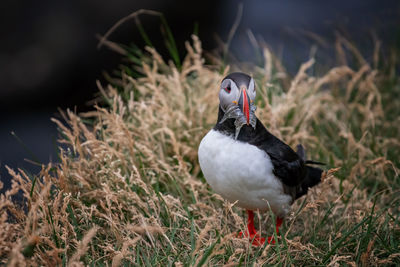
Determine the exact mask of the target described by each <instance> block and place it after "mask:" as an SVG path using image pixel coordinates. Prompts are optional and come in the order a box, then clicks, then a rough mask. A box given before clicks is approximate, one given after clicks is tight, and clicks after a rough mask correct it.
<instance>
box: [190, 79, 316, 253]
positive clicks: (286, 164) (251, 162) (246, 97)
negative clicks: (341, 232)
mask: <svg viewBox="0 0 400 267" xmlns="http://www.w3.org/2000/svg"><path fill="white" fill-rule="evenodd" d="M255 97H256V88H255V84H254V80H253V78H252V77H250V76H249V75H247V74H245V73H240V72H235V73H231V74H229V75H228V76H226V77H225V78H224V79H223V80H222V83H221V87H220V90H219V101H220V104H219V113H218V120H217V123H216V125H215V126H214V128H213V129H212V130H211V131H210V132H208V133H207V135H206V136H205V137H204V138H203V140H202V141H201V143H200V146H199V151H198V156H199V163H200V167H201V169H202V171H203V174H204V177H205V178H206V180H207V182H208V183H209V184H210V185H211V187H212V189H213V190H214V191H215V192H216V193H218V194H220V195H221V196H222V197H224V198H225V199H227V200H228V201H230V202H232V203H234V202H236V203H237V204H236V205H238V206H240V207H243V208H245V209H246V210H247V213H248V224H247V227H248V231H247V232H246V233H244V234H243V233H240V235H241V236H246V237H248V238H249V239H251V240H253V241H252V242H253V244H254V245H262V244H263V243H264V242H265V239H264V238H262V237H261V236H260V235H259V234H258V233H257V232H256V230H255V227H254V213H253V211H255V210H258V211H267V210H269V209H270V208H271V210H272V211H273V212H274V214H275V215H276V216H277V222H276V230H277V233H279V227H280V225H281V224H282V221H283V218H284V217H285V215H287V214H288V213H289V211H290V206H291V204H292V203H293V202H294V201H295V200H296V199H297V198H299V197H301V196H302V195H304V194H306V193H307V191H308V188H310V187H313V186H315V185H317V184H318V183H319V182H320V181H321V176H322V173H323V171H322V170H321V169H319V168H315V167H311V166H309V164H313V163H315V164H319V163H318V162H314V161H307V160H306V158H305V151H304V148H303V147H302V146H301V145H298V146H297V152H295V151H293V150H292V148H290V147H289V146H288V145H286V144H285V143H284V142H282V141H281V140H279V139H278V138H277V137H275V136H274V135H272V134H271V133H270V132H268V130H267V129H266V128H265V127H264V125H263V124H262V123H261V122H260V121H259V120H258V119H257V117H256V115H255V110H256V107H255V105H254V100H255ZM269 242H271V237H269V238H268V243H269ZM272 242H274V241H272Z"/></svg>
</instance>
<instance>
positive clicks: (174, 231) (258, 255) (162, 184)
mask: <svg viewBox="0 0 400 267" xmlns="http://www.w3.org/2000/svg"><path fill="white" fill-rule="evenodd" d="M167 33H168V31H167ZM168 34H169V33H168ZM168 36H169V35H168ZM168 36H167V40H168V38H169V37H168ZM107 42H108V43H107V44H108V45H109V46H111V47H112V48H114V49H115V50H118V51H119V52H120V53H122V54H124V55H125V57H126V58H127V59H128V61H126V62H129V63H127V64H125V65H123V66H121V70H120V71H119V72H118V76H116V78H112V79H110V84H109V85H107V86H105V87H103V86H102V85H101V84H100V83H98V85H99V89H100V93H101V98H102V102H103V103H104V104H103V105H102V106H99V105H95V106H94V111H92V112H88V113H84V114H75V113H73V112H71V111H66V112H65V114H64V119H65V123H64V122H60V121H58V120H54V122H55V123H57V125H58V127H59V130H60V136H61V137H60V142H61V143H63V144H67V145H68V147H69V148H68V149H66V150H64V149H61V148H60V154H59V156H60V163H58V164H49V165H47V166H43V168H42V171H41V172H40V173H39V174H37V175H35V176H33V177H31V176H30V175H29V174H27V173H26V172H25V171H23V170H18V171H14V170H12V169H9V172H10V174H11V175H12V177H13V181H12V188H11V189H10V190H8V191H7V192H6V193H5V194H3V195H1V196H0V211H1V216H0V261H1V263H5V264H8V265H10V266H23V265H29V266H36V265H51V266H54V265H55V264H62V265H69V266H80V265H91V266H92V265H112V266H119V265H124V266H125V265H129V266H130V265H138V266H142V265H159V266H191V265H196V266H202V265H225V266H236V265H251V264H254V265H293V266H301V265H331V266H336V265H342V264H348V265H353V266H355V265H364V266H367V265H375V266H376V265H383V264H386V265H392V264H400V253H399V251H400V222H399V220H400V210H399V205H398V203H399V198H400V194H399V190H400V181H399V175H398V174H399V168H400V164H399V161H398V155H399V153H398V152H399V146H400V142H399V139H398V136H399V135H400V126H399V125H400V117H399V114H400V102H399V101H398V99H397V98H398V96H399V95H400V82H399V78H398V77H396V75H395V73H396V67H398V66H397V65H396V64H397V63H396V62H395V60H383V59H382V58H381V55H382V52H380V51H379V46H377V47H376V49H375V52H374V54H373V56H372V58H373V60H372V62H369V63H368V61H367V60H366V59H365V58H364V57H363V56H362V55H361V53H360V52H359V51H358V50H357V49H356V48H355V47H354V46H352V45H351V43H350V42H348V41H347V40H345V39H344V38H338V40H337V43H336V47H337V52H338V53H337V55H338V58H339V62H340V63H339V65H338V66H336V67H333V68H332V69H330V70H329V71H327V72H326V73H324V74H322V75H319V76H315V75H313V73H316V71H315V59H314V58H311V59H310V60H308V61H307V62H305V63H304V64H302V65H301V66H300V68H299V71H298V73H297V74H296V75H295V76H294V77H290V75H289V74H288V73H287V72H286V71H285V70H284V68H283V67H282V63H281V62H279V60H278V59H277V58H276V57H275V56H274V55H273V54H272V53H271V52H270V50H269V49H268V48H267V47H266V46H259V48H258V49H260V51H259V52H260V53H261V54H262V55H263V64H262V66H255V65H250V66H247V65H246V67H242V68H241V69H242V70H243V71H246V72H249V73H251V74H252V75H253V77H254V78H255V80H256V86H257V94H258V95H257V100H256V104H257V106H258V109H257V111H256V114H257V116H258V118H259V119H260V120H261V121H263V122H264V123H265V125H266V126H267V128H268V129H269V130H270V131H271V132H272V133H273V134H275V135H277V136H278V137H279V138H281V139H283V140H284V141H285V142H287V143H288V144H290V145H291V146H292V147H294V146H295V145H297V144H298V143H301V144H304V145H305V146H306V149H307V152H308V157H309V158H311V159H313V160H317V161H321V162H327V163H328V166H327V168H326V170H327V172H326V176H325V179H324V181H323V182H322V183H321V184H320V185H319V186H317V187H315V188H313V189H312V190H310V192H309V193H308V195H307V196H304V197H302V198H301V199H299V200H297V201H296V202H295V203H294V205H293V207H292V213H291V214H290V216H288V217H287V218H286V219H285V223H284V225H283V227H282V231H281V235H280V237H279V239H278V241H277V243H276V244H275V245H268V244H265V246H264V247H253V246H251V245H250V242H248V240H246V239H241V238H237V237H236V233H237V232H239V231H243V230H244V229H246V220H245V214H244V212H243V210H242V209H240V208H237V207H235V206H234V205H233V204H231V203H228V202H226V201H224V200H223V199H222V198H221V197H220V196H218V195H216V194H215V193H214V192H213V191H212V190H211V189H210V187H209V186H208V185H207V183H206V182H205V180H204V177H203V176H202V173H201V171H200V168H199V164H198V161H197V148H198V145H199V143H200V141H201V139H202V137H203V136H204V135H205V134H206V133H207V131H208V130H209V129H210V128H211V127H213V124H214V123H215V122H216V117H217V109H218V98H217V97H216V96H217V92H218V88H219V83H220V81H221V79H222V78H223V77H224V76H225V75H226V74H227V73H228V72H230V71H231V70H232V69H234V68H238V66H233V67H229V66H227V67H223V68H222V71H220V70H221V66H224V62H218V58H213V59H214V61H213V62H214V63H213V65H206V64H205V60H204V57H203V52H202V48H201V43H200V40H199V39H198V37H197V36H195V35H194V36H193V37H192V41H191V42H187V43H186V48H187V54H186V56H185V58H184V59H183V60H182V61H180V59H179V55H178V54H177V53H176V55H175V56H174V57H172V58H173V60H171V61H169V62H165V61H164V60H163V59H162V57H161V56H160V55H159V54H158V53H157V52H156V50H155V49H154V48H153V47H150V46H149V47H147V48H146V51H145V52H143V51H140V50H139V49H137V48H134V47H121V46H116V45H115V44H113V43H110V42H109V41H107ZM169 43H170V44H171V41H169ZM173 44H174V45H173V46H170V47H171V51H175V52H176V50H175V49H174V48H173V47H174V46H175V43H174V42H173ZM260 47H261V48H260ZM175 52H174V53H175ZM368 57H369V55H368ZM350 58H351V61H352V64H351V66H349V65H347V64H345V62H349V61H350ZM393 59H395V57H394V58H393ZM177 60H179V61H177ZM177 63H179V65H178V64H177ZM243 66H244V65H243ZM230 68H231V69H230ZM0 186H2V185H1V184H0ZM19 192H22V193H23V196H24V199H25V201H26V202H24V203H20V202H17V201H14V200H13V196H14V195H16V194H18V193H19ZM257 223H258V227H259V229H260V231H261V232H262V235H263V236H267V235H270V234H272V233H273V229H274V227H273V218H272V214H269V213H265V214H260V216H259V217H258V221H257Z"/></svg>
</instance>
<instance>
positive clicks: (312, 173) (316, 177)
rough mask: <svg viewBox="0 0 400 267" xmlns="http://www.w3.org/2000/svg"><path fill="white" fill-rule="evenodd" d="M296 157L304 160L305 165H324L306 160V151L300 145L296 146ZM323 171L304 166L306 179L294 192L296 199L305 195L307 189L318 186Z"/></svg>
mask: <svg viewBox="0 0 400 267" xmlns="http://www.w3.org/2000/svg"><path fill="white" fill-rule="evenodd" d="M296 150H297V151H296V153H297V155H298V156H299V157H300V158H301V159H303V160H304V162H305V164H317V165H325V164H324V163H321V162H318V161H313V160H307V157H306V151H305V149H304V147H303V146H302V145H301V144H298V145H297V147H296ZM322 173H323V170H321V169H320V168H316V167H311V166H308V165H306V178H305V179H304V181H303V182H302V183H301V185H300V188H299V190H298V191H297V192H296V199H297V198H299V197H301V196H303V195H305V194H307V191H308V189H309V188H311V187H313V186H315V185H317V184H319V183H320V182H321V177H322Z"/></svg>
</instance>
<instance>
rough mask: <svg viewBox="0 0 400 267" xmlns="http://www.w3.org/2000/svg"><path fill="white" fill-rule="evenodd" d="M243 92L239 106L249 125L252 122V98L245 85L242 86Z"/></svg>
mask: <svg viewBox="0 0 400 267" xmlns="http://www.w3.org/2000/svg"><path fill="white" fill-rule="evenodd" d="M241 89H242V90H241V93H240V97H239V103H238V105H239V107H240V110H241V111H242V112H243V114H244V115H245V116H246V121H247V125H249V124H250V98H249V95H248V94H247V89H246V88H245V87H242V88H241Z"/></svg>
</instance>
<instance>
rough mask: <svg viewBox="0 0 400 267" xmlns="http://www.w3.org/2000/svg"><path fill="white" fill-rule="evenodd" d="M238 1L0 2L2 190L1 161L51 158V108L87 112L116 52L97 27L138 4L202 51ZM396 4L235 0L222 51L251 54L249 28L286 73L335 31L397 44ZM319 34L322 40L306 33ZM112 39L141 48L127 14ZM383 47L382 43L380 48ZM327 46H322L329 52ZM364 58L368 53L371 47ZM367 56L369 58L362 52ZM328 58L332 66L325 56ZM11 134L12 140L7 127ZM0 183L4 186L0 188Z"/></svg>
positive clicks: (155, 22)
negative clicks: (102, 41)
mask: <svg viewBox="0 0 400 267" xmlns="http://www.w3.org/2000/svg"><path fill="white" fill-rule="evenodd" d="M239 3H240V2H239V1H230V0H225V1H176V0H175V1H173V0H171V1H161V0H147V1H122V0H116V1H112V2H111V1H105V0H97V1H94V0H86V1H70V0H58V1H50V0H42V1H18V0H15V1H11V0H3V1H2V11H1V13H2V14H1V16H0V25H1V27H0V31H1V42H0V48H1V49H0V179H1V181H2V182H4V183H5V188H7V187H9V179H10V176H9V175H8V172H7V170H6V169H5V165H7V166H10V167H11V168H14V169H16V168H24V169H26V170H28V171H29V172H31V173H37V172H38V171H39V170H40V167H38V166H35V165H34V164H32V163H30V162H28V161H26V160H25V159H30V160H34V161H38V162H41V163H48V162H49V161H52V162H56V161H57V156H56V153H57V143H56V140H57V137H58V134H57V129H56V127H55V124H54V123H52V122H51V121H50V118H51V117H56V118H59V115H57V113H58V109H61V110H65V109H67V108H69V109H72V110H76V111H77V112H82V111H87V110H89V109H90V105H88V104H87V103H88V101H90V100H91V99H92V98H93V95H94V94H95V93H96V92H97V88H96V83H95V82H96V80H97V79H98V80H100V81H102V82H104V81H105V79H104V76H103V72H108V73H111V72H112V71H113V70H114V69H115V68H117V67H118V64H119V62H120V60H121V57H120V55H118V54H116V53H114V52H112V51H109V50H108V49H107V48H105V47H103V48H102V49H100V50H98V49H97V48H96V46H97V44H98V41H97V39H96V37H95V36H96V34H104V33H105V32H106V31H107V30H108V29H109V28H110V27H111V26H112V25H113V24H114V23H115V22H117V21H118V20H119V19H120V18H122V17H124V16H126V15H128V14H130V13H131V12H133V11H136V10H138V9H141V8H144V9H153V10H157V11H160V12H162V13H163V14H164V15H165V17H166V19H167V21H168V23H169V25H170V27H171V29H172V32H173V34H174V37H175V40H176V42H177V45H178V48H179V50H180V51H181V54H184V41H185V40H188V39H189V38H190V35H191V34H192V33H193V31H194V28H195V27H196V26H195V25H198V33H199V36H200V39H201V40H202V43H203V48H204V49H205V50H211V49H213V48H215V47H216V46H217V42H216V36H219V38H220V39H222V40H223V41H226V39H227V36H228V32H229V30H230V29H231V27H232V25H233V23H234V20H235V17H236V16H237V10H238V5H239ZM141 21H142V24H143V25H144V28H145V29H146V31H147V32H148V34H149V35H150V38H151V40H152V42H153V43H154V44H155V45H156V47H159V49H160V51H161V53H162V54H163V55H164V56H165V57H166V58H167V57H168V56H167V53H166V49H165V48H164V46H163V39H162V35H161V34H160V20H159V18H157V17H150V16H142V17H141ZM399 25H400V1H395V0H392V1H390V0H389V1H372V0H363V1H349V0H347V1H344V0H339V1H329V2H328V1H296V0H290V1H278V0H272V1H265V0H248V1H243V13H242V18H241V22H240V25H239V27H238V29H237V32H236V35H235V38H234V39H233V42H232V46H231V49H232V51H233V54H235V56H237V57H238V58H239V59H240V60H250V61H251V60H254V58H253V57H254V53H253V52H254V49H253V48H252V46H251V43H250V42H249V32H248V30H249V29H250V30H251V31H252V33H253V34H254V35H255V36H256V38H258V39H263V40H264V41H265V42H267V43H268V44H269V45H270V46H271V48H272V49H273V51H274V52H276V53H277V54H278V56H280V57H281V58H282V60H283V61H284V63H285V65H286V66H288V68H289V71H295V70H296V68H297V67H298V66H299V64H300V63H301V62H303V61H305V60H307V59H308V57H309V54H310V47H311V46H313V45H317V47H318V49H319V51H321V52H320V53H327V54H329V53H331V52H332V56H331V57H327V58H331V59H333V60H334V58H335V57H334V54H333V49H332V50H330V48H332V46H333V43H334V40H335V32H340V33H341V34H342V35H345V36H346V37H347V38H349V39H351V41H353V42H355V43H356V44H357V46H358V47H359V48H360V49H361V50H362V51H363V50H365V51H371V48H372V47H373V43H374V41H373V40H374V38H379V39H380V40H382V41H383V43H384V44H390V45H395V46H396V45H397V46H400V27H399ZM310 33H314V34H317V35H318V36H320V37H322V39H321V40H322V41H321V40H318V38H315V37H313V35H312V34H310ZM109 39H110V40H112V41H115V42H119V43H124V44H130V43H135V44H137V45H138V46H139V47H142V46H143V45H144V42H143V41H142V39H141V37H140V34H139V31H138V30H137V28H136V26H135V23H134V21H133V20H132V21H130V22H128V23H126V24H124V25H123V26H121V27H120V28H118V30H116V31H115V32H114V33H113V34H112V35H111V36H110V38H109ZM388 49H389V48H388ZM330 51H331V52H330ZM370 55H371V56H372V53H370ZM367 58H368V57H367ZM329 64H334V62H331V63H329ZM12 132H13V133H15V135H16V136H17V137H15V136H14V135H12V134H11V133H12ZM3 190H4V189H3Z"/></svg>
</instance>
